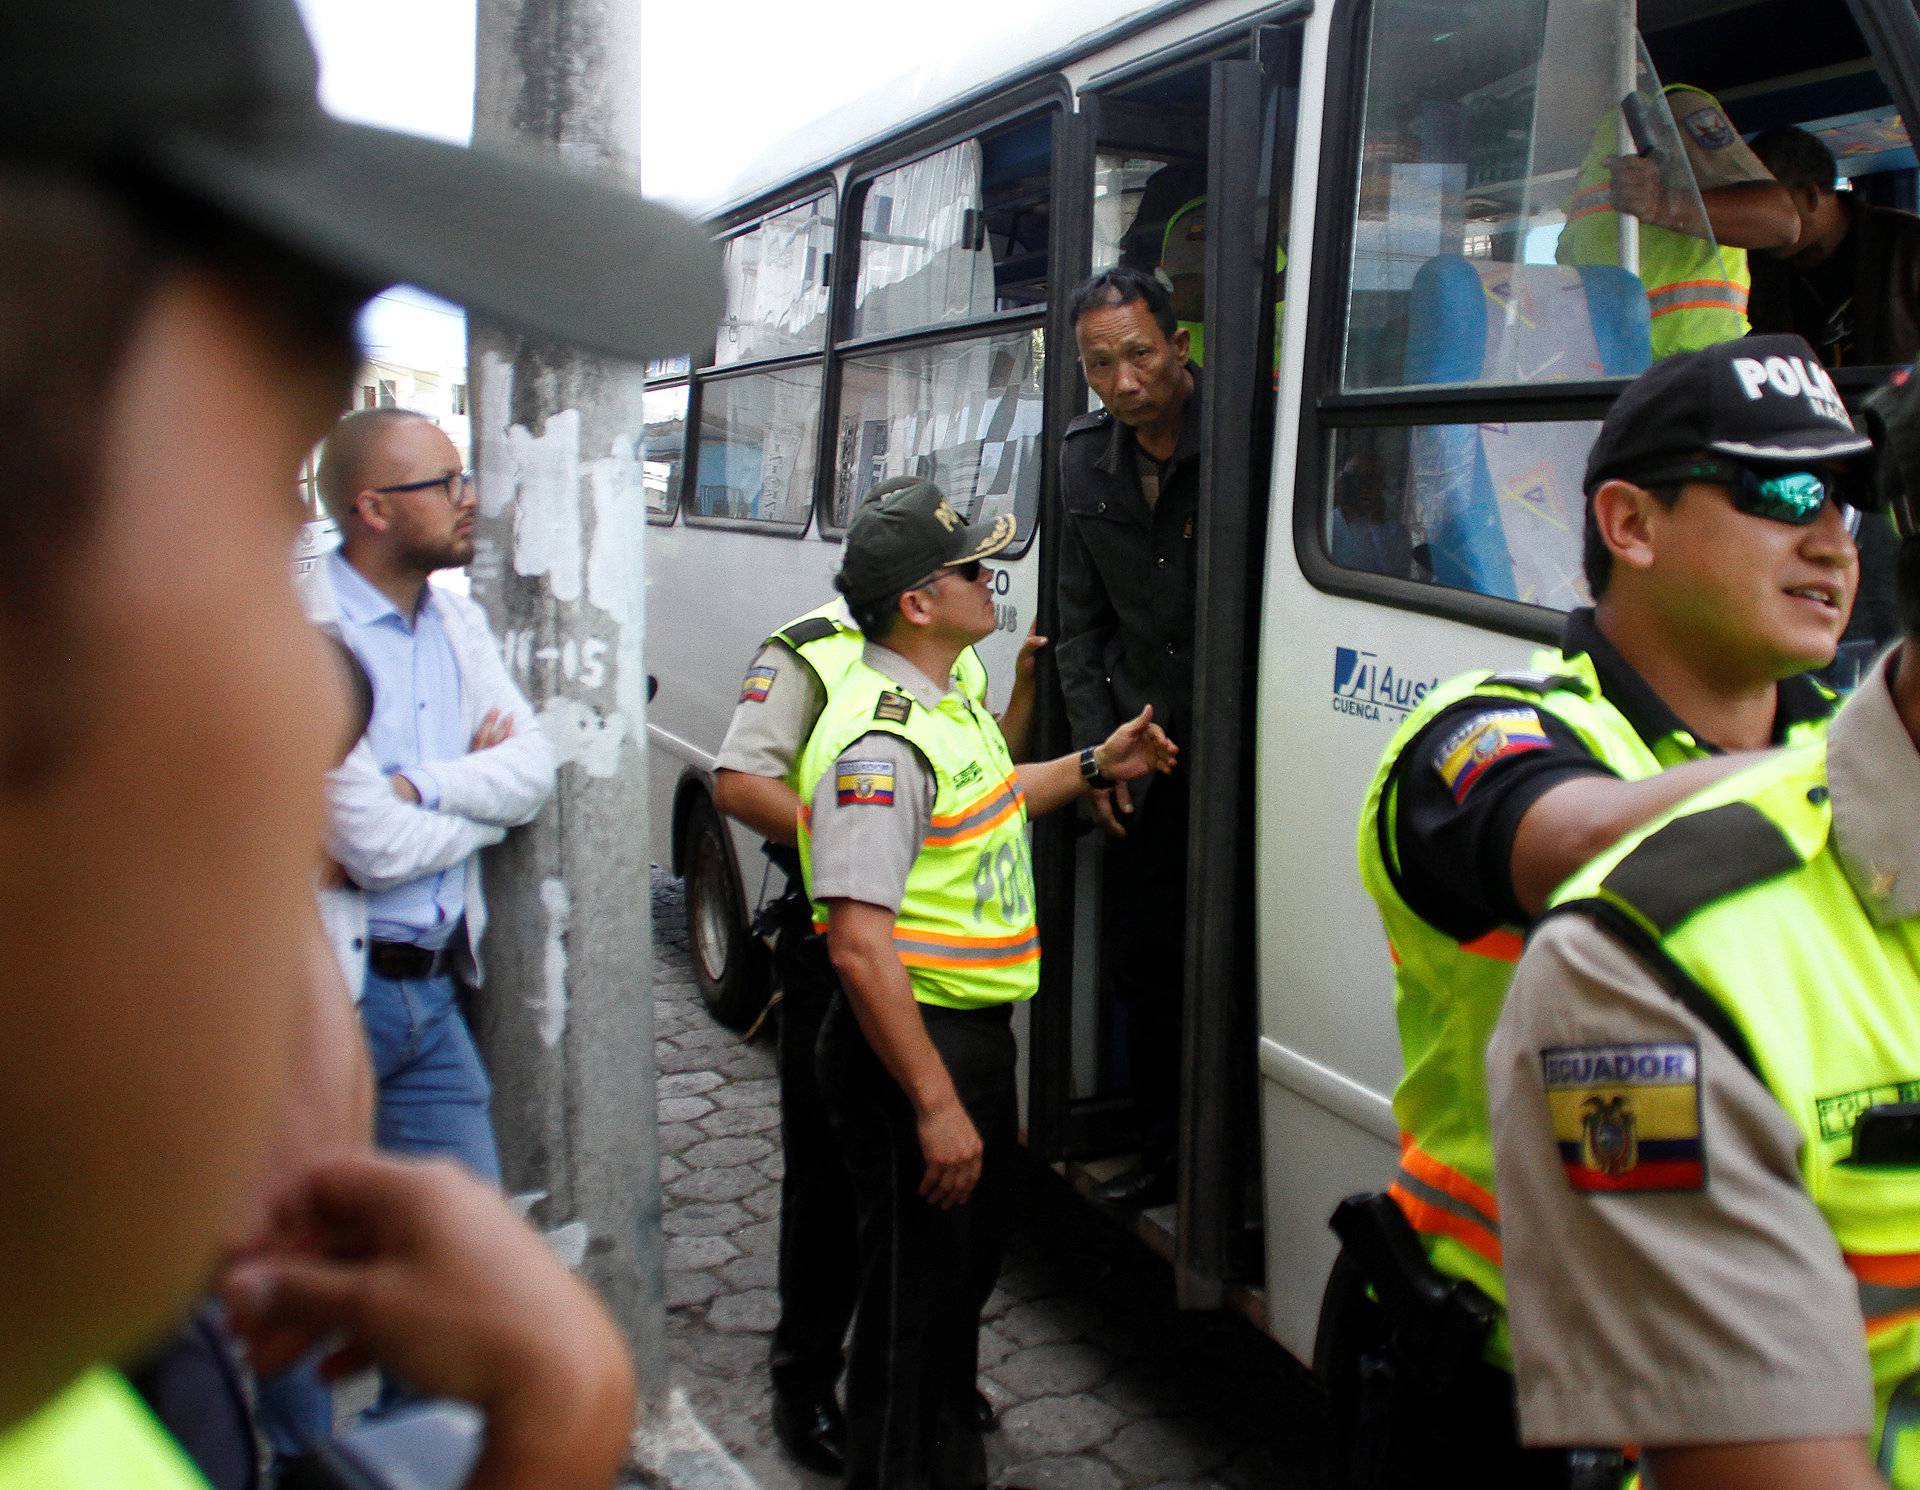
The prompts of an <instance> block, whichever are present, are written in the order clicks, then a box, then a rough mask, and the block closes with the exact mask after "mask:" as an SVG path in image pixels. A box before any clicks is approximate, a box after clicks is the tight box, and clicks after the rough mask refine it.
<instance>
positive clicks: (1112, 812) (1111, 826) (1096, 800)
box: [1093, 781, 1133, 838]
mask: <svg viewBox="0 0 1920 1490" xmlns="http://www.w3.org/2000/svg"><path fill="white" fill-rule="evenodd" d="M1122 815H1125V816H1128V817H1131V816H1132V815H1133V793H1132V791H1130V790H1129V789H1128V787H1127V784H1126V782H1124V781H1123V782H1121V783H1120V784H1119V785H1118V786H1103V787H1099V788H1096V789H1095V791H1094V794H1093V820H1094V821H1095V822H1096V823H1098V824H1099V825H1100V827H1101V829H1102V830H1103V831H1104V832H1105V833H1106V835H1107V836H1108V837H1109V838H1125V837H1126V836H1127V825H1126V824H1125V823H1123V822H1121V821H1120V818H1121V816H1122Z"/></svg>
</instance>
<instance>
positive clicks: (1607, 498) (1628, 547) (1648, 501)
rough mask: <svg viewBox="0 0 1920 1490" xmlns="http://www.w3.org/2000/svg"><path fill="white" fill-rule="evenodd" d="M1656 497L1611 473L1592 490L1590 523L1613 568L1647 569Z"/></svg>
mask: <svg viewBox="0 0 1920 1490" xmlns="http://www.w3.org/2000/svg"><path fill="white" fill-rule="evenodd" d="M1661 510H1663V509H1662V508H1661V505H1660V501H1659V499H1658V498H1657V497H1655V496H1654V494H1653V493H1652V492H1650V491H1648V490H1647V489H1646V488H1645V487H1644V486H1635V485H1634V484H1633V483H1632V482H1631V481H1622V480H1620V479H1619V478H1618V477H1615V478H1614V479H1613V480H1611V481H1603V482H1602V483H1601V484H1600V489H1599V490H1598V491H1596V492H1595V493H1594V494H1593V523H1594V527H1595V528H1597V529H1598V530H1599V533H1600V539H1601V541H1602V542H1603V543H1605V544H1606V546H1607V552H1608V553H1610V554H1612V555H1613V562H1614V566H1615V567H1616V568H1623V567H1624V568H1627V569H1651V568H1652V567H1653V562H1654V557H1655V541H1654V534H1655V528H1656V526H1657V524H1656V521H1655V517H1656V513H1658V512H1659V511H1661Z"/></svg>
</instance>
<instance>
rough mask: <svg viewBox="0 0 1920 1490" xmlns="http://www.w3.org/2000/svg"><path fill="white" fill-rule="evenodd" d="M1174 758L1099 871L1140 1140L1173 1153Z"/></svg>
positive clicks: (1183, 815)
mask: <svg viewBox="0 0 1920 1490" xmlns="http://www.w3.org/2000/svg"><path fill="white" fill-rule="evenodd" d="M1188 774H1189V767H1188V766H1187V765H1186V763H1185V762H1182V763H1181V767H1180V769H1179V770H1177V771H1175V772H1174V773H1173V774H1172V775H1171V776H1156V777H1154V778H1153V786H1152V788H1151V789H1150V790H1149V791H1148V792H1147V797H1146V800H1145V801H1144V802H1142V803H1140V804H1139V806H1138V807H1136V808H1135V810H1134V812H1133V815H1132V816H1130V817H1125V816H1123V817H1122V818H1121V822H1122V823H1123V824H1124V825H1125V827H1126V830H1127V836H1126V837H1125V838H1116V839H1114V840H1112V841H1111V842H1110V843H1109V844H1108V845H1107V853H1106V862H1105V863H1104V864H1103V865H1102V867H1101V874H1102V895H1101V900H1102V906H1101V921H1102V927H1101V930H1102V942H1103V946H1102V949H1101V958H1102V960H1101V967H1102V970H1103V974H1104V978H1103V981H1104V982H1105V984H1106V989H1107V997H1108V999H1109V1000H1110V1001H1111V1008H1112V1010H1113V1013H1114V1015H1115V1016H1116V1017H1117V1019H1118V1020H1119V1021H1120V1026H1121V1035H1120V1039H1121V1047H1122V1049H1123V1050H1124V1051H1125V1053H1126V1066H1127V1072H1128V1077H1129V1084H1130V1085H1131V1086H1132V1088H1133V1098H1134V1102H1135V1103H1136V1104H1137V1106H1138V1110H1139V1123H1140V1133H1139V1138H1140V1145H1141V1147H1142V1148H1143V1149H1144V1150H1145V1151H1146V1152H1147V1154H1148V1155H1149V1156H1153V1157H1162V1156H1164V1157H1171V1156H1172V1154H1173V1151H1174V1143H1175V1136H1176V1134H1177V1133H1178V1131H1179V1106H1180V1061H1181V1049H1182V1042H1181V1032H1182V1025H1181V1009H1182V1007H1183V1002H1184V1001H1183V999H1182V996H1181V991H1182V989H1183V987H1184V983H1185V978H1186V961H1187V817H1188V812H1187V807H1188V797H1187V778H1188Z"/></svg>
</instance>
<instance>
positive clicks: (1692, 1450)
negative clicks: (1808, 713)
mask: <svg viewBox="0 0 1920 1490" xmlns="http://www.w3.org/2000/svg"><path fill="white" fill-rule="evenodd" d="M1917 391H1920V390H1916V389H1914V388H1912V387H1910V388H1908V389H1906V390H1904V391H1903V392H1902V393H1901V394H1900V395H1898V399H1899V403H1898V406H1897V409H1896V417H1895V419H1894V420H1893V421H1892V422H1893V424H1894V425H1895V428H1894V431H1893V433H1894V440H1893V445H1894V447H1895V448H1896V449H1898V448H1899V447H1900V446H1902V445H1904V446H1906V447H1907V448H1906V449H1905V450H1903V451H1901V452H1900V453H1901V454H1902V456H1903V459H1902V460H1901V461H1900V462H1899V463H1898V464H1900V465H1905V466H1906V467H1907V473H1906V479H1907V480H1912V479H1913V478H1914V477H1920V461H1915V460H1914V459H1913V456H1914V453H1915V452H1914V450H1913V448H1912V447H1913V446H1914V444H1915V437H1916V436H1920V427H1917V426H1920V421H1917V420H1916V417H1915V416H1916V414H1920V409H1916V407H1915V401H1916V398H1915V396H1916V392H1917ZM1901 424H1904V425H1905V429H1904V430H1901V429H1900V428H1898V426H1899V425H1901ZM1915 490H1920V488H1916V487H1913V486H1903V487H1902V499H1901V500H1900V501H1898V502H1897V503H1896V504H1895V505H1896V514H1897V519H1898V526H1899V528H1900V530H1901V532H1902V533H1903V535H1904V536H1903V540H1902V543H1901V547H1900V550H1899V561H1898V587H1899V594H1900V609H1901V617H1902V626H1903V631H1904V633H1905V640H1904V642H1902V643H1901V644H1899V645H1898V646H1897V647H1896V648H1894V649H1893V650H1892V651H1891V652H1889V654H1888V655H1887V656H1886V657H1885V658H1884V659H1883V660H1882V661H1881V663H1880V665H1879V666H1878V667H1877V668H1876V669H1875V670H1874V671H1873V673H1872V674H1871V675H1870V676H1869V677H1868V678H1867V679H1866V680H1865V681H1864V682H1863V683H1862V684H1861V686H1860V688H1859V690H1858V691H1857V692H1856V693H1855V694H1854V696H1853V697H1852V698H1851V699H1850V700H1849V701H1848V703H1847V705H1846V707H1845V708H1843V709H1842V710H1841V711H1840V714H1839V716H1838V717H1837V718H1836V719H1835V720H1834V721H1833V725H1832V728H1831V730H1830V732H1829V733H1828V735H1827V737H1826V739H1825V740H1824V741H1821V740H1818V739H1816V740H1814V741H1812V742H1810V743H1809V744H1807V745H1805V746H1803V747H1800V748H1797V749H1791V750H1787V751H1783V752H1779V753H1777V754H1775V755H1772V756H1768V757H1765V758H1764V759H1763V760H1762V762H1761V763H1760V764H1758V765H1755V766H1752V767H1751V768H1750V769H1747V770H1744V771H1742V772H1740V773H1739V774H1738V775H1736V776H1733V777H1732V778H1730V779H1728V780H1726V781H1723V782H1720V783H1718V784H1716V785H1714V786H1712V787H1710V788H1708V789H1707V790H1705V791H1703V792H1702V793H1700V794H1699V795H1698V796H1696V797H1694V798H1692V799H1691V800H1689V801H1688V802H1687V803H1685V804H1684V805H1683V806H1682V807H1680V808H1679V809H1678V810H1677V811H1676V812H1674V813H1673V814H1671V815H1669V816H1667V817H1664V818H1663V819H1661V820H1660V821H1659V822H1657V823H1656V824H1654V825H1653V826H1650V827H1649V828H1646V829H1644V830H1642V831H1641V832H1639V833H1637V834H1636V835H1634V836H1633V837H1631V838H1629V839H1627V840H1626V841H1624V842H1623V843H1621V844H1620V845H1618V846H1617V847H1616V848H1614V849H1613V850H1612V851H1610V852H1609V853H1607V854H1606V855H1604V856H1602V857H1601V858H1600V859H1598V860H1596V861H1595V862H1594V863H1592V864H1590V865H1588V866H1587V867H1586V868H1585V869H1583V870H1582V871H1581V872H1580V873H1579V875H1577V876H1576V877H1575V878H1574V879H1573V880H1572V881H1571V882H1570V883H1568V884H1567V885H1566V886H1564V887H1563V888H1562V889H1560V890H1559V891H1558V892H1557V893H1556V895H1555V896H1554V906H1553V909H1552V911H1551V912H1550V913H1549V915H1548V917H1547V918H1546V919H1544V920H1543V921H1542V922H1541V924H1540V925H1539V927H1538V928H1537V930H1536V932H1535V934H1534V936H1533V937H1532V939H1531V941H1530V942H1529V944H1528V948H1527V952H1526V955H1525V956H1524V957H1523V958H1522V959H1521V962H1520V967H1519V970H1518V972H1517V973H1516V975H1515V978H1514V983H1513V989H1512V993H1511V995H1510V997H1509V999H1508V1002H1507V1007H1506V1010H1505V1012H1504V1013H1503V1014H1502V1015H1501V1018H1500V1022H1499V1026H1498V1028H1497V1029H1496V1031H1495V1034H1494V1039H1493V1044H1492V1046H1491V1048H1490V1049H1489V1051H1488V1055H1487V1079H1488V1085H1489V1091H1490V1093H1491V1095H1492V1098H1493V1111H1494V1113H1495V1119H1494V1138H1495V1142H1496V1146H1497V1151H1498V1161H1499V1162H1498V1174H1499V1181H1500V1197H1501V1206H1502V1217H1503V1221H1504V1227H1503V1232H1502V1236H1503V1239H1504V1241H1505V1244H1506V1258H1507V1275H1508V1278H1509V1280H1510V1304H1511V1308H1512V1324H1513V1342H1514V1354H1515V1368H1516V1372H1517V1375H1518V1380H1519V1404H1520V1420H1521V1428H1522V1430H1523V1432H1524V1434H1525V1436H1526V1438H1527V1440H1528V1441H1529V1442H1538V1443H1561V1442H1566V1441H1569V1440H1577V1441H1593V1440H1596V1439H1606V1440H1612V1441H1616V1442H1632V1443H1638V1444H1640V1445H1642V1446H1643V1448H1644V1454H1645V1462H1646V1464H1647V1466H1648V1467H1649V1469H1650V1470H1651V1471H1652V1474H1651V1479H1652V1480H1654V1481H1657V1483H1658V1484H1660V1485H1661V1486H1665V1487H1670V1490H1671V1487H1731V1486H1736V1485H1740V1486H1744V1485H1766V1486H1770V1487H1803V1486H1821V1487H1828V1490H1832V1487H1865V1486H1879V1487H1883V1490H1884V1486H1885V1485H1887V1484H1888V1483H1891V1484H1892V1485H1894V1486H1896V1487H1899V1490H1914V1487H1920V1413H1917V1412H1916V1394H1917V1389H1920V1311H1917V1310H1916V1308H1915V1304H1916V1302H1917V1301H1920V1141H1917V1140H1920V1121H1917V1120H1916V1119H1917V1117H1920V1108H1916V1106H1915V1105H1914V1104H1913V1102H1912V1100H1911V1099H1912V1097H1913V1095H1914V1092H1915V1078H1916V1075H1917V1074H1920V538H1916V537H1915V536H1914V535H1915V533H1916V523H1915V520H1914V519H1915V512H1914V509H1913V505H1912V503H1911V501H1910V499H1907V498H1906V497H1905V495H1904V493H1906V492H1912V491H1915Z"/></svg>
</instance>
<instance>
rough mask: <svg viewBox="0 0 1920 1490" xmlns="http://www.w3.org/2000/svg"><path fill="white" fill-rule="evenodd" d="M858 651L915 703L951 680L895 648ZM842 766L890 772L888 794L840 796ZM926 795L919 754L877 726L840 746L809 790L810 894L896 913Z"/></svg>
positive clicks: (925, 812)
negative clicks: (932, 674)
mask: <svg viewBox="0 0 1920 1490" xmlns="http://www.w3.org/2000/svg"><path fill="white" fill-rule="evenodd" d="M861 658H862V660H864V661H865V662H866V664H867V666H868V667H870V668H873V669H874V670H875V671H876V672H880V673H884V674H885V675H886V676H887V677H889V678H891V679H892V680H893V681H894V682H895V683H897V684H898V685H899V686H900V690H901V691H902V692H903V693H905V694H906V695H907V696H908V697H909V698H911V699H912V700H913V701H914V702H915V703H916V704H919V705H920V706H921V707H922V708H926V709H935V708H938V707H939V706H940V701H941V699H943V698H945V697H946V695H947V691H948V688H951V687H952V686H953V684H952V681H951V680H949V681H948V683H947V685H946V686H945V687H943V686H942V685H940V684H938V683H936V682H934V681H933V679H931V678H929V677H928V676H927V675H926V674H925V673H923V672H921V671H920V670H919V669H918V668H917V667H915V666H914V665H913V664H912V663H911V662H909V661H907V659H906V658H904V657H902V656H900V654H899V653H897V652H890V651H888V650H887V649H886V648H885V647H882V646H878V645H876V644H875V643H873V642H868V643H867V644H866V647H865V648H864V649H863V650H862V652H861ZM975 707H979V706H978V705H976V706H975ZM843 774H844V775H854V776H887V775H891V776H892V778H893V797H892V800H891V801H890V802H880V801H875V800H865V799H863V800H850V801H848V802H846V803H842V801H841V799H840V791H839V779H840V777H841V776H842V775H843ZM933 797H934V780H933V771H932V769H931V768H930V767H929V766H928V765H927V762H926V758H925V757H924V756H922V755H921V754H920V752H919V751H918V750H916V749H914V747H913V746H912V745H910V744H908V743H907V742H906V741H905V740H903V739H902V738H901V737H900V736H899V735H896V734H891V733H888V732H886V731H884V730H877V731H875V732H874V733H873V734H870V735H862V736H861V737H860V738H859V739H857V740H855V741H854V742H853V744H851V745H849V746H848V747H847V748H846V749H845V750H843V751H841V753H840V756H839V758H838V759H837V760H836V761H835V762H834V765H833V769H831V770H830V771H828V772H827V773H826V774H825V775H824V776H822V777H821V778H820V781H819V784H818V785H816V786H815V787H814V791H813V830H812V831H813V898H814V899H815V900H861V901H865V902H866V903H867V904H869V905H878V906H884V907H885V908H886V909H887V910H890V911H894V912H896V913H897V912H898V911H899V909H900V901H901V898H902V896H903V895H904V894H905V893H906V888H907V872H908V871H909V870H910V869H912V868H913V861H914V860H915V859H916V858H918V857H919V854H920V845H921V844H922V843H923V842H924V841H925V839H926V836H927V830H928V828H930V827H931V826H932V824H933Z"/></svg>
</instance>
